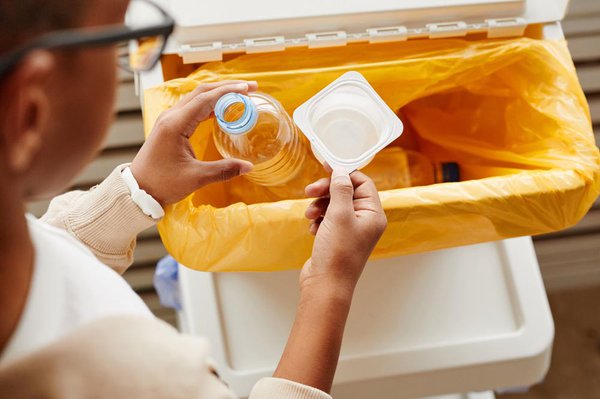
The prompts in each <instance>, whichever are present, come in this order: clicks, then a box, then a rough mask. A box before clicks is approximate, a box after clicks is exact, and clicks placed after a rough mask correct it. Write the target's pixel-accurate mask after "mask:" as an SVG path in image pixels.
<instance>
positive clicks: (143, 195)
mask: <svg viewBox="0 0 600 399" xmlns="http://www.w3.org/2000/svg"><path fill="white" fill-rule="evenodd" d="M121 176H123V180H124V181H125V184H126V185H127V188H129V193H130V194H131V200H132V201H133V202H134V203H135V204H136V205H137V206H138V207H139V208H140V210H141V211H142V212H143V213H144V214H145V215H147V216H150V217H151V218H152V219H156V220H158V219H160V218H162V217H163V216H165V211H164V209H163V208H162V206H160V204H159V203H158V201H157V200H155V199H154V198H153V197H152V196H151V195H150V194H148V193H147V192H145V191H144V190H142V189H141V188H140V186H139V185H138V182H137V180H135V177H134V176H133V173H131V169H130V168H129V166H128V167H126V168H125V169H123V170H122V171H121Z"/></svg>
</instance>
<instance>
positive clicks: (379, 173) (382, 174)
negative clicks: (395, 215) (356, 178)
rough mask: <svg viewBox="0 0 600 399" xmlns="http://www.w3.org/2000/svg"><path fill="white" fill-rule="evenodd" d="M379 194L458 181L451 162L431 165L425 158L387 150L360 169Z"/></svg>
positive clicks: (457, 171) (455, 166)
mask: <svg viewBox="0 0 600 399" xmlns="http://www.w3.org/2000/svg"><path fill="white" fill-rule="evenodd" d="M362 172H364V173H365V174H367V175H368V176H369V177H371V178H372V179H373V181H374V182H375V186H376V187H377V189H378V190H379V191H385V190H393V189H397V188H405V187H415V186H427V185H429V184H435V183H448V182H458V181H460V170H459V167H458V164H457V163H455V162H445V163H440V164H435V163H434V162H432V161H431V160H430V159H429V158H427V157H426V156H425V155H423V154H421V153H419V152H416V151H411V150H404V149H402V148H400V147H388V148H385V149H384V150H382V151H381V152H380V153H379V154H377V155H376V156H375V159H374V160H373V161H372V162H371V163H370V164H369V165H367V166H365V167H364V168H363V169H362Z"/></svg>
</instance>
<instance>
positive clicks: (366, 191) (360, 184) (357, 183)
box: [350, 170, 379, 199]
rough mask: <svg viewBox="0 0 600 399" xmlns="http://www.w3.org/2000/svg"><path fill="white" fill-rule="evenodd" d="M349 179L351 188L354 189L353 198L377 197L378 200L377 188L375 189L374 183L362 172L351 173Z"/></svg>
mask: <svg viewBox="0 0 600 399" xmlns="http://www.w3.org/2000/svg"><path fill="white" fill-rule="evenodd" d="M350 179H351V180H352V186H353V187H354V198H356V199H358V198H363V197H377V198H379V193H378V192H377V187H375V183H373V180H371V178H370V177H369V176H367V175H365V174H364V173H363V172H360V171H358V170H356V171H354V172H352V173H351V174H350Z"/></svg>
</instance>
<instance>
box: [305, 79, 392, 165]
mask: <svg viewBox="0 0 600 399" xmlns="http://www.w3.org/2000/svg"><path fill="white" fill-rule="evenodd" d="M294 122H296V124H297V125H298V127H299V128H300V130H301V131H302V133H304V135H305V136H306V137H307V138H308V139H309V141H310V142H311V148H312V151H313V153H314V154H315V157H317V159H318V160H319V161H321V163H325V162H327V163H328V164H329V165H330V166H331V167H332V168H337V169H341V170H345V171H347V172H352V171H354V170H356V169H360V168H362V167H363V166H365V165H367V164H368V163H369V162H370V161H371V160H372V159H373V157H374V156H375V154H376V153H377V152H379V151H380V150H381V149H383V148H384V147H385V146H387V145H388V144H390V143H391V142H392V141H394V140H395V139H397V138H398V137H400V135H401V134H402V130H403V126H402V122H401V121H400V119H398V117H397V116H396V114H394V112H393V111H392V110H391V109H390V108H389V107H388V106H387V105H386V103H385V102H384V101H383V100H382V99H381V97H379V95H378V94H377V93H376V92H375V90H374V89H373V87H371V85H370V84H369V82H367V80H366V79H365V78H364V77H363V76H362V75H361V74H360V73H358V72H354V71H350V72H346V73H345V74H343V75H342V76H340V77H339V78H338V79H336V80H334V81H333V82H332V83H330V84H329V85H328V86H327V87H325V88H324V89H323V90H321V91H320V92H318V93H317V94H316V95H315V96H313V97H312V98H310V99H309V100H308V101H306V102H305V103H304V104H302V105H301V106H299V107H298V108H296V110H295V111H294Z"/></svg>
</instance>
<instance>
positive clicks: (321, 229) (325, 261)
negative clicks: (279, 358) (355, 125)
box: [300, 171, 387, 299]
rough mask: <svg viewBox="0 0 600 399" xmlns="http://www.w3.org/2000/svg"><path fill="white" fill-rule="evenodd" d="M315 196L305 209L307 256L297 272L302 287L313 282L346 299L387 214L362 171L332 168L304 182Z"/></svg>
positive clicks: (373, 245)
mask: <svg viewBox="0 0 600 399" xmlns="http://www.w3.org/2000/svg"><path fill="white" fill-rule="evenodd" d="M306 194H307V195H308V196H310V197H319V198H317V199H316V200H315V201H314V202H313V203H312V204H311V205H310V206H309V207H308V209H307V210H306V217H307V218H308V219H309V220H311V221H312V223H311V226H310V229H311V233H312V234H315V235H316V237H315V243H314V246H313V252H312V256H311V258H310V259H309V260H308V261H307V262H306V264H305V265H304V268H303V269H302V273H301V275H300V287H301V289H302V290H304V289H306V288H308V287H314V286H315V285H317V286H319V291H322V290H328V292H332V293H333V294H335V295H341V296H343V297H344V298H348V299H349V298H351V296H352V293H353V291H354V287H355V286H356V283H357V282H358V279H359V277H360V275H361V273H362V270H363V268H364V266H365V264H366V262H367V259H368V258H369V256H370V255H371V252H372V251H373V248H374V247H375V244H376V243H377V241H378V240H379V238H380V237H381V235H382V234H383V231H384V230H385V228H386V226H387V219H386V216H385V213H384V212H383V208H382V206H381V202H380V200H379V195H378V193H377V189H376V188H375V185H374V184H373V181H372V180H371V179H370V178H369V177H367V176H366V175H365V174H364V173H362V172H358V171H356V172H353V173H352V174H350V175H347V174H345V173H338V172H333V174H332V176H331V179H328V178H327V179H321V180H318V181H317V182H315V183H312V184H311V185H309V186H307V188H306Z"/></svg>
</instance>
